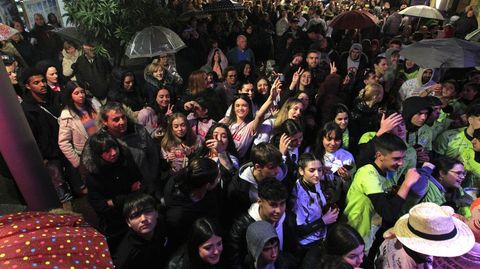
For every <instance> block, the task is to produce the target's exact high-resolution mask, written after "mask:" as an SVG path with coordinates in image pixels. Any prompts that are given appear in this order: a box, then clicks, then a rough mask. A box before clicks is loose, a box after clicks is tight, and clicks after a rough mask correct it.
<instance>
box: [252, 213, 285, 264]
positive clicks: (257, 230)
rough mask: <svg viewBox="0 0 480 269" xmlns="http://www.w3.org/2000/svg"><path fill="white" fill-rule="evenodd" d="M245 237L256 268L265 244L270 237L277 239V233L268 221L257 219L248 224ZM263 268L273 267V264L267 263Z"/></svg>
mask: <svg viewBox="0 0 480 269" xmlns="http://www.w3.org/2000/svg"><path fill="white" fill-rule="evenodd" d="M246 237H247V246H248V252H249V253H250V255H252V257H253V259H254V261H255V268H257V265H258V260H259V258H260V255H261V254H262V250H263V248H264V246H265V244H266V243H267V242H268V241H269V240H271V239H274V238H277V239H278V236H277V233H276V232H275V229H274V228H273V226H272V225H271V224H270V223H268V222H266V221H257V222H254V223H252V224H250V226H248V229H247V236H246ZM265 268H274V267H273V265H267V266H266V267H265Z"/></svg>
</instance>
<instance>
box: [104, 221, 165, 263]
mask: <svg viewBox="0 0 480 269" xmlns="http://www.w3.org/2000/svg"><path fill="white" fill-rule="evenodd" d="M166 243H167V237H166V235H165V224H164V222H163V219H162V218H161V217H160V218H158V220H157V226H156V227H155V232H154V234H153V238H152V239H151V240H147V239H145V238H142V237H140V236H139V235H138V234H137V233H135V232H134V231H133V230H131V229H130V230H129V231H128V233H127V235H125V237H124V238H123V240H122V242H121V243H120V246H119V247H118V249H117V252H115V254H114V255H113V263H114V264H115V267H116V268H119V269H134V268H144V269H148V268H152V269H153V268H162V266H163V264H164V263H165V262H166V258H167V257H168V251H166V248H165V246H166Z"/></svg>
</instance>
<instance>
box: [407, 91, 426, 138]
mask: <svg viewBox="0 0 480 269" xmlns="http://www.w3.org/2000/svg"><path fill="white" fill-rule="evenodd" d="M402 107H403V111H402V116H403V120H404V121H405V125H406V126H407V130H412V129H415V127H414V126H413V125H412V123H411V122H410V121H411V120H412V117H413V116H414V115H415V114H417V113H418V112H419V111H420V110H422V109H428V114H429V115H430V113H431V112H432V107H431V103H430V100H429V99H428V98H426V97H420V96H412V97H410V98H407V99H405V101H403V103H402Z"/></svg>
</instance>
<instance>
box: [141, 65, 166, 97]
mask: <svg viewBox="0 0 480 269" xmlns="http://www.w3.org/2000/svg"><path fill="white" fill-rule="evenodd" d="M144 78H145V91H144V92H145V97H146V98H147V102H148V103H151V102H153V101H154V100H155V93H156V92H157V90H158V89H159V88H160V87H162V86H163V87H164V85H166V81H165V70H164V68H163V67H162V66H161V65H160V64H158V63H151V64H149V65H147V67H145V71H144Z"/></svg>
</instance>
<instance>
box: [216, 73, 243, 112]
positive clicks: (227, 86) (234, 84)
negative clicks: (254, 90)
mask: <svg viewBox="0 0 480 269" xmlns="http://www.w3.org/2000/svg"><path fill="white" fill-rule="evenodd" d="M223 77H224V78H225V80H224V81H223V82H222V83H221V84H220V85H218V87H217V88H216V89H215V91H216V92H217V93H218V95H219V96H221V97H222V98H223V100H225V103H224V104H227V106H226V107H228V106H229V105H230V104H231V103H232V102H233V97H234V95H235V94H236V93H237V91H238V88H239V85H238V79H237V70H235V67H233V66H227V67H226V68H225V70H224V71H223Z"/></svg>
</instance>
